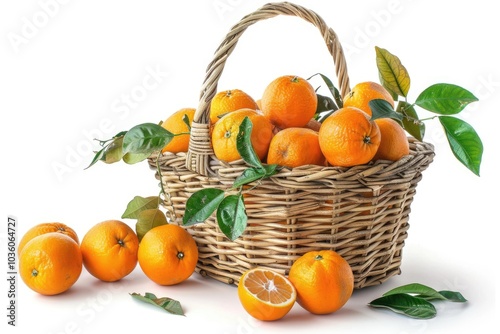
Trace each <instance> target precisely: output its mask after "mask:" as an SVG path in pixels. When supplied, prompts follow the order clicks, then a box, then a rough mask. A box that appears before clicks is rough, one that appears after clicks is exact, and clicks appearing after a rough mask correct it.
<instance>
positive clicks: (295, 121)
mask: <svg viewBox="0 0 500 334" xmlns="http://www.w3.org/2000/svg"><path fill="white" fill-rule="evenodd" d="M261 105H262V112H263V113H264V115H265V116H266V117H268V118H269V119H270V120H271V122H272V123H273V124H274V125H275V126H277V127H278V128H280V129H285V128H290V127H304V126H305V125H306V124H307V122H309V120H310V119H311V118H313V116H314V114H315V113H316V107H317V105H318V99H317V96H316V92H315V91H314V88H313V87H312V86H311V84H310V83H309V82H308V81H307V80H305V79H302V78H301V77H298V76H294V75H284V76H281V77H278V78H276V79H274V80H273V81H272V82H271V83H270V84H269V85H268V86H267V87H266V88H265V90H264V93H263V95H262V99H261Z"/></svg>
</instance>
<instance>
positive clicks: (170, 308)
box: [130, 292, 184, 315]
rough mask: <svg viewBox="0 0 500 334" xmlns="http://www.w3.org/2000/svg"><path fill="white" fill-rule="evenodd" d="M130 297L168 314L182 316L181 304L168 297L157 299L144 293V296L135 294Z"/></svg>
mask: <svg viewBox="0 0 500 334" xmlns="http://www.w3.org/2000/svg"><path fill="white" fill-rule="evenodd" d="M130 295H131V296H132V297H133V298H135V299H137V300H140V301H142V302H145V303H148V304H152V305H154V306H157V307H159V308H161V309H163V310H165V311H167V312H168V313H170V314H175V315H184V311H183V310H182V306H181V303H180V302H179V301H177V300H175V299H172V298H168V297H162V298H157V297H156V296H155V295H154V294H152V293H149V292H146V293H145V294H144V296H142V295H141V294H139V293H135V292H133V293H131V294H130Z"/></svg>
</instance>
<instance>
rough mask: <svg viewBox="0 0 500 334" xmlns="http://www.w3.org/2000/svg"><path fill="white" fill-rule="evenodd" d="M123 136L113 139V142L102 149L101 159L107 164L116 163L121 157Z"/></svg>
mask: <svg viewBox="0 0 500 334" xmlns="http://www.w3.org/2000/svg"><path fill="white" fill-rule="evenodd" d="M122 145H123V136H121V137H115V138H114V139H113V141H112V142H111V143H110V144H109V145H108V146H106V147H105V148H104V153H103V157H102V158H101V160H102V161H104V162H105V163H107V164H112V163H115V162H118V161H120V160H121V159H122V157H123V149H122Z"/></svg>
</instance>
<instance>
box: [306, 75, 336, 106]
mask: <svg viewBox="0 0 500 334" xmlns="http://www.w3.org/2000/svg"><path fill="white" fill-rule="evenodd" d="M315 75H319V76H320V77H321V79H323V81H324V82H325V83H326V86H327V87H328V89H329V90H330V93H331V94H332V96H333V98H334V99H335V103H336V108H335V109H334V110H337V109H339V108H342V106H343V104H344V103H343V101H342V96H340V92H339V90H338V89H337V88H336V87H335V85H334V84H333V83H332V81H331V80H330V79H329V78H328V77H327V76H326V75H324V74H321V73H316V74H313V75H311V77H309V78H308V79H307V80H310V79H311V78H312V77H313V76H315Z"/></svg>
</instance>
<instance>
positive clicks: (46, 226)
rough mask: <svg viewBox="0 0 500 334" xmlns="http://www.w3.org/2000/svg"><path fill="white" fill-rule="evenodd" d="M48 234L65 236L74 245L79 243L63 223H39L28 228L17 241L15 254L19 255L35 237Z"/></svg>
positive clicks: (70, 229)
mask: <svg viewBox="0 0 500 334" xmlns="http://www.w3.org/2000/svg"><path fill="white" fill-rule="evenodd" d="M49 232H58V233H62V234H65V235H67V236H69V237H71V239H73V240H75V241H76V243H79V242H80V241H79V239H78V235H77V234H76V232H75V231H74V230H73V229H72V228H71V227H69V226H67V225H65V224H63V223H58V222H50V223H41V224H38V225H35V226H33V227H32V228H30V229H29V230H28V231H26V233H24V235H23V237H22V238H21V240H20V241H19V245H18V246H17V252H18V254H21V251H22V249H23V247H24V245H26V243H27V242H28V241H30V240H31V239H33V238H34V237H36V236H39V235H41V234H45V233H49Z"/></svg>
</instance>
